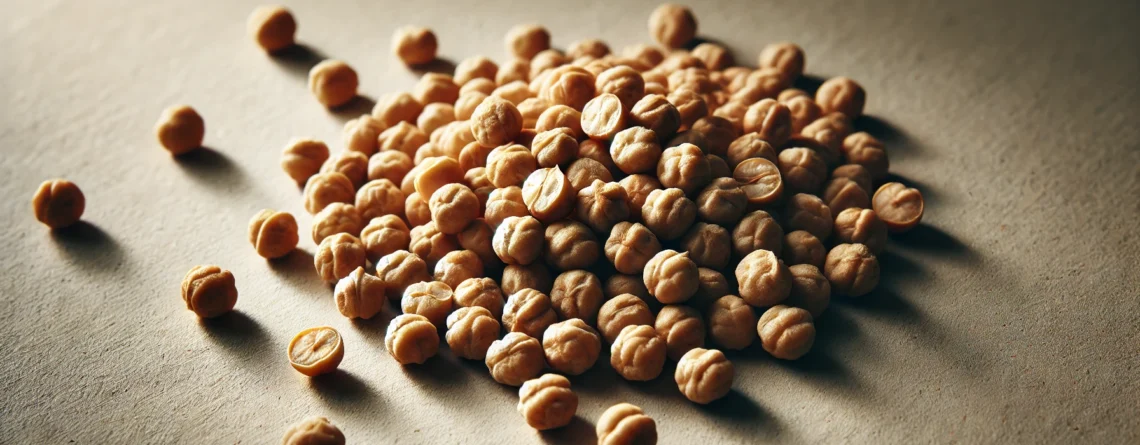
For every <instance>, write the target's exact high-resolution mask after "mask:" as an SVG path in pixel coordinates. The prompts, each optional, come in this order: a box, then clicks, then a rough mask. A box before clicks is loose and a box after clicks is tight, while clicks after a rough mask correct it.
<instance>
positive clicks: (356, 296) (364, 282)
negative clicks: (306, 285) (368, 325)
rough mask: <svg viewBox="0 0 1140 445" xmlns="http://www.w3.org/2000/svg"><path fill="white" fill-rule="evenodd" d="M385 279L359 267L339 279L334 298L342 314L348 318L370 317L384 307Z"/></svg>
mask: <svg viewBox="0 0 1140 445" xmlns="http://www.w3.org/2000/svg"><path fill="white" fill-rule="evenodd" d="M385 290H386V289H385V287H384V281H383V280H381V279H379V278H377V277H375V276H373V275H369V274H367V273H365V272H364V268H363V267H357V268H356V269H355V270H353V271H352V273H350V274H348V276H346V277H344V278H341V279H340V281H337V283H336V288H335V289H334V290H333V299H334V300H336V308H337V310H339V311H340V314H341V315H344V316H345V317H348V318H363V319H369V318H372V317H373V316H375V315H376V314H379V313H380V310H381V309H383V308H384V300H385V297H384V292H385Z"/></svg>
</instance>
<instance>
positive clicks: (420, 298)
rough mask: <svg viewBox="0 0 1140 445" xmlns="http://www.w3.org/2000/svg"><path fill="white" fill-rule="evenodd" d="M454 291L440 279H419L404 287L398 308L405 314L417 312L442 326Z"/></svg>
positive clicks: (449, 310) (450, 306) (451, 302)
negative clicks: (417, 281) (419, 280)
mask: <svg viewBox="0 0 1140 445" xmlns="http://www.w3.org/2000/svg"><path fill="white" fill-rule="evenodd" d="M453 296H454V292H453V291H452V290H451V286H448V285H447V284H446V283H443V282H442V281H421V282H419V283H414V284H412V285H410V286H408V287H407V288H406V289H404V295H403V298H401V300H400V309H401V310H403V311H404V313H405V314H417V315H422V316H424V318H427V319H428V321H429V322H431V324H433V325H435V326H436V327H439V328H442V327H444V326H445V322H446V321H447V314H450V313H451V308H452V306H453V304H454V302H453Z"/></svg>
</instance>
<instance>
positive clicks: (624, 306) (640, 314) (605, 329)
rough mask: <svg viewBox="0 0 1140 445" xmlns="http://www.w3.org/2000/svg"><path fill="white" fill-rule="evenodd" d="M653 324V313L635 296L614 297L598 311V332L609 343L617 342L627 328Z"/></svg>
mask: <svg viewBox="0 0 1140 445" xmlns="http://www.w3.org/2000/svg"><path fill="white" fill-rule="evenodd" d="M652 324H653V312H652V311H650V310H649V306H648V305H647V304H645V302H644V301H642V300H641V298H638V297H637V296H635V295H633V294H621V295H618V296H616V297H613V298H611V299H609V300H607V301H606V302H605V303H603V304H602V307H601V308H599V310H598V331H600V332H601V333H602V337H604V338H605V339H606V341H607V342H609V343H613V342H614V341H615V340H617V337H618V334H620V333H621V331H622V329H623V328H625V327H627V326H636V325H652ZM651 329H652V328H651Z"/></svg>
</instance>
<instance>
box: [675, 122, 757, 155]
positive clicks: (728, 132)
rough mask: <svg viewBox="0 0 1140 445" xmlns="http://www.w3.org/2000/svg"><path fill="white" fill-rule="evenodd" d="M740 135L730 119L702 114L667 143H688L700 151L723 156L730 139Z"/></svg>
mask: <svg viewBox="0 0 1140 445" xmlns="http://www.w3.org/2000/svg"><path fill="white" fill-rule="evenodd" d="M739 136H740V130H737V129H736V127H735V126H734V125H733V123H732V121H729V120H728V119H725V118H722V117H718V116H704V117H702V118H700V119H697V121H696V122H693V126H692V128H690V129H689V131H686V132H684V133H682V134H680V135H677V137H676V138H674V139H673V141H671V142H670V143H669V145H674V146H676V145H681V144H682V143H686V142H687V143H690V144H693V145H696V146H697V148H700V149H701V151H702V152H704V153H708V154H713V155H717V156H721V157H724V156H726V155H727V154H728V147H729V146H730V145H732V141H734V140H736V138H737V137H739Z"/></svg>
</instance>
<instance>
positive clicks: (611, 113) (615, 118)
mask: <svg viewBox="0 0 1140 445" xmlns="http://www.w3.org/2000/svg"><path fill="white" fill-rule="evenodd" d="M625 121H626V112H625V109H623V107H622V103H621V100H620V99H619V98H618V97H617V96H615V95H613V94H609V93H604V94H601V95H599V96H598V97H595V98H593V99H590V101H589V102H586V105H585V106H584V107H583V108H582V131H583V132H585V133H586V134H587V135H588V136H590V137H591V138H594V139H601V140H607V139H612V138H613V137H614V135H616V134H617V133H618V132H619V131H622V130H623V129H624V128H625Z"/></svg>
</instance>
